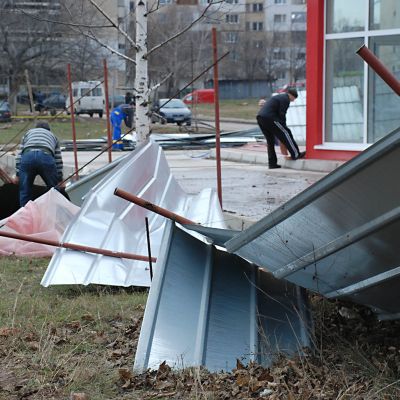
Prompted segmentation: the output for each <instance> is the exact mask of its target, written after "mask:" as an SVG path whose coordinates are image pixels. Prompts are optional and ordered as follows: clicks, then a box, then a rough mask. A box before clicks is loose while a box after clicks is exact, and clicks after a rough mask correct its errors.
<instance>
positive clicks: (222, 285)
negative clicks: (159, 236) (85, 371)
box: [134, 221, 312, 371]
mask: <svg viewBox="0 0 400 400" xmlns="http://www.w3.org/2000/svg"><path fill="white" fill-rule="evenodd" d="M196 230H198V229H197V227H196ZM200 230H201V229H200ZM207 231H208V233H210V234H211V236H214V234H213V233H212V229H207ZM232 234H233V232H231V231H226V232H225V233H223V232H222V230H218V232H217V233H216V236H217V237H222V236H228V237H229V236H232ZM162 242H163V246H162V248H161V249H160V253H159V254H160V260H159V266H158V270H157V272H156V273H155V275H154V280H153V282H152V285H151V289H150V293H149V297H148V301H147V305H146V310H145V315H144V319H143V323H142V328H141V332H140V337H139V343H138V347H137V351H136V357H135V365H134V369H135V370H136V371H145V370H146V369H148V368H151V369H155V368H157V367H158V366H159V364H161V363H162V362H163V361H166V362H167V363H168V364H169V365H170V366H172V367H174V368H178V369H179V368H186V367H189V366H199V365H202V366H205V367H206V368H207V369H209V370H210V371H220V370H231V369H233V368H234V367H235V366H236V360H237V359H241V360H243V362H248V361H250V360H253V361H257V362H258V363H261V364H263V365H269V364H270V363H271V361H272V360H273V358H274V357H276V356H277V355H278V354H279V353H286V354H288V355H292V354H293V353H295V352H300V351H301V350H302V348H303V347H306V346H310V342H311V341H310V336H309V328H310V326H311V325H312V324H311V319H310V315H309V312H308V308H307V301H306V297H305V292H304V290H303V289H300V288H298V287H296V286H295V285H292V284H290V283H288V282H284V281H278V280H276V279H274V278H273V277H272V275H271V274H269V273H266V272H263V271H260V270H259V269H258V268H257V267H256V266H254V265H253V264H251V263H249V262H248V261H245V260H243V259H241V258H240V257H237V256H235V255H233V254H229V253H227V252H226V251H224V250H222V249H219V248H217V247H215V246H213V245H212V244H211V243H212V240H211V241H210V240H209V238H206V237H202V236H201V235H195V236H193V234H192V233H191V234H190V233H188V232H187V231H186V230H185V229H181V228H179V227H177V226H176V225H175V224H173V223H172V222H171V221H168V227H167V228H166V229H165V233H164V238H163V241H162Z"/></svg>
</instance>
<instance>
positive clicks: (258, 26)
mask: <svg viewBox="0 0 400 400" xmlns="http://www.w3.org/2000/svg"><path fill="white" fill-rule="evenodd" d="M263 27H264V26H263V23H262V22H253V23H252V30H253V31H262V30H263Z"/></svg>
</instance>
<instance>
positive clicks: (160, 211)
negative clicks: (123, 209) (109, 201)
mask: <svg viewBox="0 0 400 400" xmlns="http://www.w3.org/2000/svg"><path fill="white" fill-rule="evenodd" d="M114 194H115V195H116V196H118V197H121V198H122V199H125V200H128V201H130V202H132V203H135V204H136V205H138V206H140V207H143V208H146V209H147V210H150V211H153V212H155V213H156V214H159V215H162V216H163V217H165V218H168V219H171V220H172V221H175V222H178V223H179V224H182V225H197V224H196V222H193V221H191V220H190V219H187V218H185V217H182V216H181V215H178V214H175V213H173V212H172V211H169V210H167V209H166V208H163V207H160V206H156V205H155V204H153V203H150V202H149V201H147V200H143V199H141V198H140V197H138V196H135V195H134V194H132V193H128V192H125V191H124V190H122V189H118V188H116V189H115V190H114Z"/></svg>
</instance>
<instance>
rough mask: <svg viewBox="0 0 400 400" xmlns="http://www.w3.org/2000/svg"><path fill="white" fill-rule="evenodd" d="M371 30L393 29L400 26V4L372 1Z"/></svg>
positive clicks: (370, 8)
mask: <svg viewBox="0 0 400 400" xmlns="http://www.w3.org/2000/svg"><path fill="white" fill-rule="evenodd" d="M369 11H370V12H369V16H370V20H369V25H370V29H392V28H398V27H399V26H400V2H399V1H398V0H397V1H388V0H370V4H369Z"/></svg>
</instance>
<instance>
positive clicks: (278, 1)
mask: <svg viewBox="0 0 400 400" xmlns="http://www.w3.org/2000/svg"><path fill="white" fill-rule="evenodd" d="M274 4H286V0H274Z"/></svg>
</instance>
